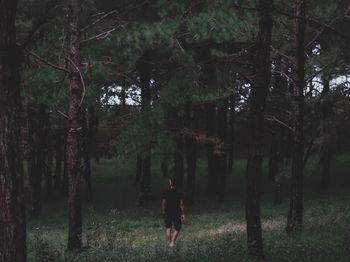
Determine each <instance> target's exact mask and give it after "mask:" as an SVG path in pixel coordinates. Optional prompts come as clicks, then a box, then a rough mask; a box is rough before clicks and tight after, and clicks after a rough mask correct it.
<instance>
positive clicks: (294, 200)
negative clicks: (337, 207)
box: [286, 0, 306, 234]
mask: <svg viewBox="0 0 350 262" xmlns="http://www.w3.org/2000/svg"><path fill="white" fill-rule="evenodd" d="M295 16H296V18H295V26H296V30H295V45H296V47H295V48H296V54H295V56H296V57H295V58H296V59H295V60H296V66H295V70H294V74H295V75H294V89H293V90H294V92H293V94H294V112H293V113H294V136H293V142H294V147H293V155H292V181H291V192H290V203H289V212H288V220H287V227H286V230H287V233H288V234H291V233H296V232H299V231H301V228H302V224H303V159H304V84H305V62H306V55H305V48H304V38H305V29H306V21H305V0H296V1H295Z"/></svg>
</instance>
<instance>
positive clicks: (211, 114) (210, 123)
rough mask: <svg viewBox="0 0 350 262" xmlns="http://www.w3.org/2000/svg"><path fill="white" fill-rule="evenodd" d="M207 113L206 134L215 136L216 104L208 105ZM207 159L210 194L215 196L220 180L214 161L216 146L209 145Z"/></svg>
mask: <svg viewBox="0 0 350 262" xmlns="http://www.w3.org/2000/svg"><path fill="white" fill-rule="evenodd" d="M205 111H206V129H207V131H206V133H207V136H208V137H213V136H214V134H215V133H214V125H215V123H214V122H215V115H216V114H215V106H214V104H208V105H206V108H205ZM207 158H208V193H209V194H213V193H216V192H217V189H218V179H217V176H216V172H215V159H214V145H213V144H211V143H209V144H208V145H207Z"/></svg>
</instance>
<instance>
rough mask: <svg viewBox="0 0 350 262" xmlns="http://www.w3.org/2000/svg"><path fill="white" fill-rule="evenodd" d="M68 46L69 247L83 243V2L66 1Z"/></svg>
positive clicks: (79, 246)
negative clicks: (81, 24)
mask: <svg viewBox="0 0 350 262" xmlns="http://www.w3.org/2000/svg"><path fill="white" fill-rule="evenodd" d="M65 8H66V10H65V11H66V13H65V14H66V29H67V35H66V45H67V49H68V52H69V54H68V60H69V61H68V64H69V68H70V72H71V74H70V79H69V109H68V117H69V118H68V119H69V120H68V126H69V129H68V135H67V149H68V246H67V248H68V250H72V249H79V248H81V245H82V214H81V212H82V210H81V209H82V190H81V178H82V173H83V164H82V157H83V130H82V124H83V123H82V121H83V105H82V102H83V101H82V99H83V97H82V93H83V85H82V80H81V79H80V30H79V28H78V20H79V15H80V9H81V3H80V1H79V0H66V6H65Z"/></svg>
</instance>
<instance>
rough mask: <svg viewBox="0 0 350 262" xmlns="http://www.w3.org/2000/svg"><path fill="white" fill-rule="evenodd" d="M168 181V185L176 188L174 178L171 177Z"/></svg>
mask: <svg viewBox="0 0 350 262" xmlns="http://www.w3.org/2000/svg"><path fill="white" fill-rule="evenodd" d="M169 180H170V184H171V185H172V186H173V187H176V177H174V176H172V177H170V178H169Z"/></svg>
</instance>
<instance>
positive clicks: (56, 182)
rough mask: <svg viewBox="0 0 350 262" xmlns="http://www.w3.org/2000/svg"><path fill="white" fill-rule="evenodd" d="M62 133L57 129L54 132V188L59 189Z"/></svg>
mask: <svg viewBox="0 0 350 262" xmlns="http://www.w3.org/2000/svg"><path fill="white" fill-rule="evenodd" d="M63 143H64V141H63V132H62V129H60V128H58V129H57V130H56V131H55V175H54V187H55V189H56V190H57V189H59V188H60V185H61V176H62V156H63Z"/></svg>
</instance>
